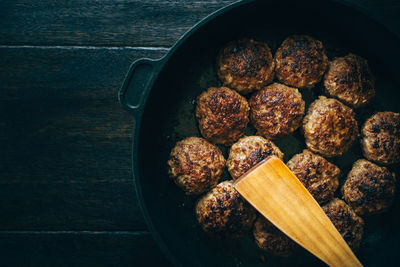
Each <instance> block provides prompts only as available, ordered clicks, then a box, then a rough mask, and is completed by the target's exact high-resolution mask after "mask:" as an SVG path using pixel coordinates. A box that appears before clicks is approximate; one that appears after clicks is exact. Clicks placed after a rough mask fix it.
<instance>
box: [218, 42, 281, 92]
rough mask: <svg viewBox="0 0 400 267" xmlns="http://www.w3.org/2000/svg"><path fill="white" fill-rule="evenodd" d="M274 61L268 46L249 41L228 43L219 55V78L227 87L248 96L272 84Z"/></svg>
mask: <svg viewBox="0 0 400 267" xmlns="http://www.w3.org/2000/svg"><path fill="white" fill-rule="evenodd" d="M274 66H275V63H274V60H273V58H272V54H271V50H270V49H269V47H268V45H267V44H266V43H263V42H258V41H254V40H249V39H243V40H239V41H235V42H230V43H228V44H227V45H226V46H225V47H224V48H222V49H221V51H220V52H219V54H218V58H217V69H218V76H219V78H220V79H221V81H222V82H223V83H224V85H225V86H228V87H229V88H232V89H235V90H236V91H238V92H239V93H241V94H248V93H250V92H251V91H253V90H259V89H261V88H262V87H264V86H265V85H267V84H270V83H271V82H272V80H273V78H274Z"/></svg>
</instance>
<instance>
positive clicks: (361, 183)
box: [342, 159, 396, 216]
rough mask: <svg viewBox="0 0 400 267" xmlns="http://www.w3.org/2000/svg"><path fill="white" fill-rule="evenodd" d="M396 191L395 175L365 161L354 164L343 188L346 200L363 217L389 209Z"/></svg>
mask: <svg viewBox="0 0 400 267" xmlns="http://www.w3.org/2000/svg"><path fill="white" fill-rule="evenodd" d="M395 191H396V177H395V174H394V173H391V172H390V171H389V170H388V169H387V168H385V167H380V166H378V165H376V164H374V163H372V162H369V161H367V160H365V159H360V160H357V161H356V162H355V163H354V165H353V168H352V169H351V171H350V172H349V174H348V175H347V180H346V182H345V183H344V186H343V188H342V193H343V197H344V200H345V201H346V202H347V203H348V204H349V205H350V206H351V207H352V208H353V209H354V211H355V212H356V213H357V214H358V215H361V216H362V215H369V214H374V213H379V212H382V211H384V210H386V209H387V208H389V207H390V205H391V204H392V203H393V200H394V196H395Z"/></svg>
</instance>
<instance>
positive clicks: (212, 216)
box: [196, 181, 256, 237]
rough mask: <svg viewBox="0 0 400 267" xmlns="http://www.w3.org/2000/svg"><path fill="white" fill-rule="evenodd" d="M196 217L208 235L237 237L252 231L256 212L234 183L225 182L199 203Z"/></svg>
mask: <svg viewBox="0 0 400 267" xmlns="http://www.w3.org/2000/svg"><path fill="white" fill-rule="evenodd" d="M196 217H197V221H198V222H199V223H200V225H201V226H202V228H203V230H204V231H205V232H207V233H210V234H212V235H215V236H218V237H237V236H240V235H242V234H244V233H246V232H248V231H249V230H250V229H251V227H252V225H253V222H254V220H255V219H256V211H255V209H254V208H253V207H252V206H251V205H250V204H248V203H247V202H246V201H245V200H244V199H242V198H241V197H240V195H239V193H238V192H237V191H236V189H235V188H234V187H233V182H232V181H224V182H221V183H220V184H218V185H217V186H216V187H215V188H214V189H212V190H211V191H210V192H208V193H207V194H206V195H204V196H203V197H202V198H201V199H200V200H199V201H198V202H197V205H196Z"/></svg>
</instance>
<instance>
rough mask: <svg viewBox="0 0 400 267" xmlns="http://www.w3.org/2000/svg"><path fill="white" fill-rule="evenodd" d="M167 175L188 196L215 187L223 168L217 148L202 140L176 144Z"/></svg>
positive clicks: (222, 158) (188, 140)
mask: <svg viewBox="0 0 400 267" xmlns="http://www.w3.org/2000/svg"><path fill="white" fill-rule="evenodd" d="M168 166H169V169H168V174H169V176H170V177H171V178H172V179H173V180H174V182H175V183H176V184H177V185H178V186H179V187H180V188H182V189H183V190H184V191H185V192H186V194H188V195H198V194H202V193H204V192H206V191H208V190H210V189H211V188H213V187H214V186H215V185H217V183H218V180H219V178H220V177H221V174H222V169H223V168H224V166H225V158H224V156H223V155H222V153H221V151H220V150H219V148H218V147H216V146H215V145H213V144H210V143H209V142H207V141H206V140H204V139H203V138H199V137H188V138H186V139H184V140H182V141H179V142H177V143H176V145H175V147H174V148H173V149H172V151H171V154H170V158H169V160H168Z"/></svg>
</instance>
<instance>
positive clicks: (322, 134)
mask: <svg viewBox="0 0 400 267" xmlns="http://www.w3.org/2000/svg"><path fill="white" fill-rule="evenodd" d="M303 130H304V136H305V138H306V145H307V147H308V148H309V149H310V150H312V151H313V152H317V153H319V154H322V155H324V156H326V157H333V156H340V155H342V154H343V153H344V152H346V151H347V150H348V149H349V148H350V146H351V144H352V143H353V142H354V140H355V139H356V137H357V136H358V124H357V121H356V119H355V118H354V111H353V110H352V109H351V108H349V107H347V106H345V105H344V104H342V103H341V102H339V101H337V100H336V99H333V98H326V97H324V96H320V97H319V99H317V100H315V101H314V102H313V103H311V105H310V108H309V109H308V112H307V115H306V116H305V117H304V120H303Z"/></svg>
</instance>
